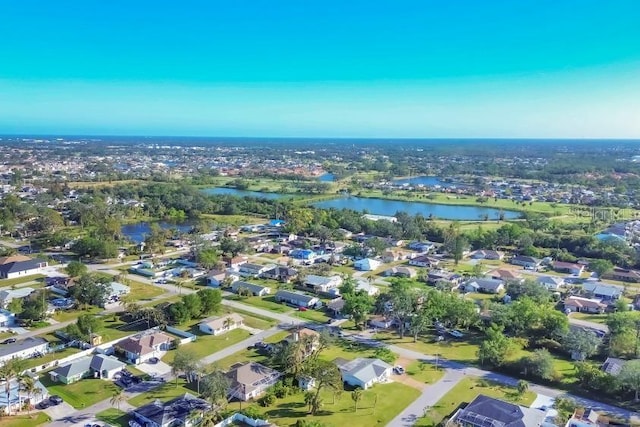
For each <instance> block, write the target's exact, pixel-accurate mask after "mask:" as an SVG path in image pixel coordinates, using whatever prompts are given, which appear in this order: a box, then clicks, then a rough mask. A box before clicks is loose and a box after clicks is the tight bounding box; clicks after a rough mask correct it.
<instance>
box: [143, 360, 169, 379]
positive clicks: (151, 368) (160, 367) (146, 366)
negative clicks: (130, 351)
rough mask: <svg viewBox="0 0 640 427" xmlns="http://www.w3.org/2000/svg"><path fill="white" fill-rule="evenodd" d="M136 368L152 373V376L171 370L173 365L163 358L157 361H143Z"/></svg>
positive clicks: (161, 374)
mask: <svg viewBox="0 0 640 427" xmlns="http://www.w3.org/2000/svg"><path fill="white" fill-rule="evenodd" d="M136 368H138V369H140V370H141V371H142V372H144V373H146V374H149V375H151V376H152V377H155V376H163V375H165V374H168V373H170V372H171V366H169V365H167V364H166V363H164V362H163V361H162V360H158V362H157V363H141V364H139V365H136Z"/></svg>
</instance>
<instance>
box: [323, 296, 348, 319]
mask: <svg viewBox="0 0 640 427" xmlns="http://www.w3.org/2000/svg"><path fill="white" fill-rule="evenodd" d="M343 309H344V299H342V297H339V298H334V299H332V300H331V301H329V302H328V303H327V310H329V311H330V312H331V313H332V315H333V316H334V317H339V316H340V315H342V310H343Z"/></svg>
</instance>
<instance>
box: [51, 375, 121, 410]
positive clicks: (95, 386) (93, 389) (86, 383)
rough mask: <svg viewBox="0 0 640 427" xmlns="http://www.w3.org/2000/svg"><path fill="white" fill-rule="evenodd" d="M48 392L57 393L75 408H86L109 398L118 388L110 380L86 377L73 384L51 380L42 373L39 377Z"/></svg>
mask: <svg viewBox="0 0 640 427" xmlns="http://www.w3.org/2000/svg"><path fill="white" fill-rule="evenodd" d="M40 381H41V382H42V385H44V386H45V387H46V388H47V390H49V394H57V395H59V396H60V397H62V398H63V399H64V401H65V402H67V403H68V404H69V405H71V406H73V407H74V408H76V409H82V408H86V407H88V406H91V405H93V404H95V403H98V402H100V401H103V400H105V399H109V398H111V396H113V393H114V392H116V391H119V390H120V389H119V388H118V386H116V385H115V384H114V383H112V382H111V381H105V380H100V379H93V378H86V379H83V380H80V381H78V382H75V383H73V384H62V383H58V382H55V383H54V382H53V381H51V379H50V378H49V377H48V376H46V375H43V376H42V377H40Z"/></svg>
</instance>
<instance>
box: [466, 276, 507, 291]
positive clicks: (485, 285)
mask: <svg viewBox="0 0 640 427" xmlns="http://www.w3.org/2000/svg"><path fill="white" fill-rule="evenodd" d="M464 290H465V291H466V292H483V293H485V294H499V293H500V292H502V291H504V282H503V281H502V280H497V279H470V280H468V281H467V282H466V283H465V284H464Z"/></svg>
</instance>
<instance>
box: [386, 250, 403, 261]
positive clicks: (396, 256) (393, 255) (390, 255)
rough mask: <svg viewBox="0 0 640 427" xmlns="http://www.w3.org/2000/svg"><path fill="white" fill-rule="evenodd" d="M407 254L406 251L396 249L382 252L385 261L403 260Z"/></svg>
mask: <svg viewBox="0 0 640 427" xmlns="http://www.w3.org/2000/svg"><path fill="white" fill-rule="evenodd" d="M406 257H407V256H406V254H405V253H404V252H402V251H397V250H396V251H394V250H388V251H384V252H383V253H382V261H383V262H394V261H401V260H403V259H405V258H406Z"/></svg>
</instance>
